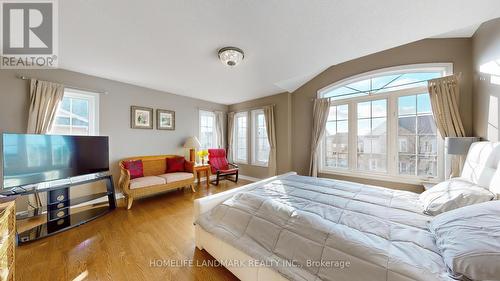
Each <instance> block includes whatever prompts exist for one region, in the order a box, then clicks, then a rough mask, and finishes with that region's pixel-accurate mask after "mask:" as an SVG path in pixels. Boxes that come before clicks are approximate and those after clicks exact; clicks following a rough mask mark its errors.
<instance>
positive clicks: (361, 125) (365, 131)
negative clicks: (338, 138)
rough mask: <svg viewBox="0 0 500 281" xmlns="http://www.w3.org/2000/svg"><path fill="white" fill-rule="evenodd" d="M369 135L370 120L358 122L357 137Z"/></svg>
mask: <svg viewBox="0 0 500 281" xmlns="http://www.w3.org/2000/svg"><path fill="white" fill-rule="evenodd" d="M370 133H371V125H370V119H361V120H358V136H366V135H369V134H370Z"/></svg>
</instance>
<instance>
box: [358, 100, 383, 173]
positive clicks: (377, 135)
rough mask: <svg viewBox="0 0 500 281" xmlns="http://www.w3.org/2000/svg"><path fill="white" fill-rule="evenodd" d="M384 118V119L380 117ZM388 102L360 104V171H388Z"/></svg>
mask: <svg viewBox="0 0 500 281" xmlns="http://www.w3.org/2000/svg"><path fill="white" fill-rule="evenodd" d="M380 116H382V117H380ZM385 116H387V100H386V99H382V100H375V101H370V102H362V103H358V153H359V154H358V169H359V170H367V171H377V172H385V171H387V118H386V117H385Z"/></svg>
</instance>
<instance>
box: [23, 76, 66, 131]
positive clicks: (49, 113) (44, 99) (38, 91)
mask: <svg viewBox="0 0 500 281" xmlns="http://www.w3.org/2000/svg"><path fill="white" fill-rule="evenodd" d="M63 96H64V86H63V85H61V84H57V83H52V82H47V81H40V80H36V79H31V81H30V108H29V116H28V130H27V131H28V133H30V134H46V133H48V132H49V130H50V128H51V127H52V124H53V123H54V120H55V116H56V111H57V106H58V105H59V103H60V102H61V101H62V99H63Z"/></svg>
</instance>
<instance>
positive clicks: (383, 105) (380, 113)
mask: <svg viewBox="0 0 500 281" xmlns="http://www.w3.org/2000/svg"><path fill="white" fill-rule="evenodd" d="M386 116H387V100H376V101H373V102H372V117H386Z"/></svg>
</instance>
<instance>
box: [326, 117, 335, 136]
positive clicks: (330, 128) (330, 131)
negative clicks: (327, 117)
mask: <svg viewBox="0 0 500 281" xmlns="http://www.w3.org/2000/svg"><path fill="white" fill-rule="evenodd" d="M336 132H337V122H335V121H328V122H326V131H325V134H326V136H332V135H335V134H336Z"/></svg>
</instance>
